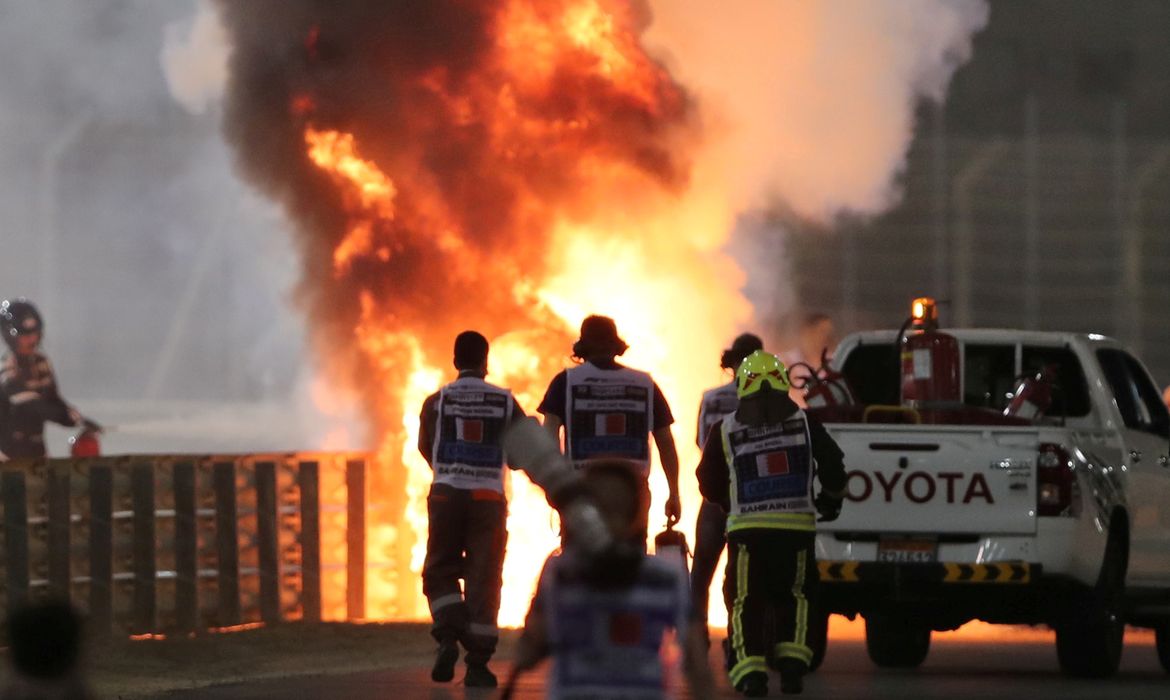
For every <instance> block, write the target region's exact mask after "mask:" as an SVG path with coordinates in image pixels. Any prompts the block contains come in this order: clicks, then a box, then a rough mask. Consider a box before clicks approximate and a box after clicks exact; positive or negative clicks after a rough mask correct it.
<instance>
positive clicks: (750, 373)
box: [735, 350, 792, 399]
mask: <svg viewBox="0 0 1170 700" xmlns="http://www.w3.org/2000/svg"><path fill="white" fill-rule="evenodd" d="M764 384H767V385H769V386H771V387H772V388H773V389H775V390H776V391H779V392H781V393H785V394H787V393H788V390H789V389H790V388H791V387H792V383H791V382H789V381H788V368H787V367H785V366H784V363H783V362H781V360H780V358H779V357H776V356H775V355H773V354H772V353H770V352H764V351H763V350H756V351H755V352H753V353H752V354H750V355H748V356H747V357H745V358H744V360H743V362H741V363H739V369H737V370H736V371H735V393H736V395H737V396H739V398H741V399H742V398H743V397H745V396H751V395H752V394H754V393H756V392H758V391H759V390H760V388H761V387H762V386H764Z"/></svg>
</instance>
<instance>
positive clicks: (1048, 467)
mask: <svg viewBox="0 0 1170 700" xmlns="http://www.w3.org/2000/svg"><path fill="white" fill-rule="evenodd" d="M1036 466H1037V470H1036V513H1037V514H1038V515H1041V516H1054V515H1069V516H1072V515H1076V514H1077V512H1076V511H1077V509H1078V508H1079V507H1080V500H1081V499H1080V490H1079V488H1078V486H1077V475H1076V472H1075V471H1074V470H1073V461H1072V458H1071V457H1070V456H1069V454H1068V452H1067V451H1065V449H1064V448H1063V447H1061V446H1060V445H1056V444H1053V443H1044V444H1042V445H1040V455H1039V457H1038V458H1037V460H1036Z"/></svg>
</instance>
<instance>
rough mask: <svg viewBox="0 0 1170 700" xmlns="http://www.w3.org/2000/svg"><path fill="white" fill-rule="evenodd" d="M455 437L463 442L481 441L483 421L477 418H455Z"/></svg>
mask: <svg viewBox="0 0 1170 700" xmlns="http://www.w3.org/2000/svg"><path fill="white" fill-rule="evenodd" d="M455 439H456V440H462V441H463V442H483V421H482V420H479V419H469V418H456V419H455Z"/></svg>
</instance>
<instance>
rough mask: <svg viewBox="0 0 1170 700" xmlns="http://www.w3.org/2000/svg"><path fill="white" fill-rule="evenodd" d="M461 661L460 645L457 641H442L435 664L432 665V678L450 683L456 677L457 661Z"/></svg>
mask: <svg viewBox="0 0 1170 700" xmlns="http://www.w3.org/2000/svg"><path fill="white" fill-rule="evenodd" d="M457 661H459V646H458V645H457V644H456V643H455V642H440V643H439V653H437V654H435V665H434V666H432V667H431V680H432V681H434V682H436V683H449V682H450V681H451V679H452V678H454V677H455V662H457Z"/></svg>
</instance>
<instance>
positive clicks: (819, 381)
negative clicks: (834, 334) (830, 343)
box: [797, 348, 854, 408]
mask: <svg viewBox="0 0 1170 700" xmlns="http://www.w3.org/2000/svg"><path fill="white" fill-rule="evenodd" d="M800 364H803V363H800ZM806 366H807V365H806ZM808 370H809V372H808V378H807V379H805V380H804V384H803V386H800V387H797V388H798V389H804V405H805V406H807V407H808V408H840V407H842V406H851V405H853V403H854V399H853V392H852V391H850V389H849V380H847V379H846V378H845V375H843V374H841V373H840V372H838V371H836V370H834V369H833V368H832V367H830V366H829V349H828V348H824V349H823V350H821V366H820V367H818V368H817V369H815V370H813V369H812V368H811V367H809V368H808Z"/></svg>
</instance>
